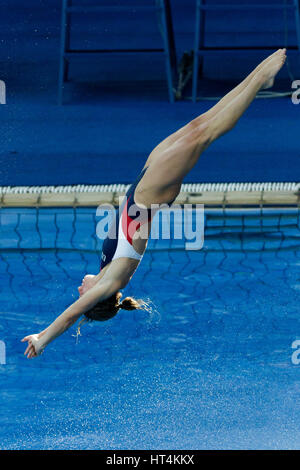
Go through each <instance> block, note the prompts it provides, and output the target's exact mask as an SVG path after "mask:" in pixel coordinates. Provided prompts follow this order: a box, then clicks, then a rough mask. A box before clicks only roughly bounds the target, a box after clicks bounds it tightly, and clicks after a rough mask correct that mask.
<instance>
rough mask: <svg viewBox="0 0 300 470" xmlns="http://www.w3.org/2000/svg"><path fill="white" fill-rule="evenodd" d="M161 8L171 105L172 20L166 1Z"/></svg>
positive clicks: (162, 1)
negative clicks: (168, 14)
mask: <svg viewBox="0 0 300 470" xmlns="http://www.w3.org/2000/svg"><path fill="white" fill-rule="evenodd" d="M159 8H160V11H161V17H162V26H163V41H164V50H165V60H166V71H167V82H168V92H169V101H170V103H174V91H173V75H172V65H171V64H172V60H171V51H170V43H169V40H170V35H169V34H168V31H169V30H168V21H170V18H169V19H168V21H167V17H166V3H165V0H160V2H159ZM169 24H170V23H169Z"/></svg>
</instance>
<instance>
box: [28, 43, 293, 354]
mask: <svg viewBox="0 0 300 470" xmlns="http://www.w3.org/2000/svg"><path fill="white" fill-rule="evenodd" d="M285 60H286V49H279V50H278V51H276V52H275V53H274V54H272V55H270V56H269V57H268V58H267V59H265V60H264V61H263V62H262V63H261V64H259V65H258V67H256V69H255V70H254V71H253V72H252V73H251V74H250V75H249V76H248V77H247V78H246V79H245V80H244V81H243V82H242V83H240V84H239V85H238V86H237V87H236V88H234V89H233V90H232V91H231V92H230V93H228V94H227V95H226V96H225V97H224V98H223V99H221V100H220V101H219V102H218V103H217V104H216V105H215V106H214V107H213V108H211V109H210V110H209V111H207V112H206V113H204V114H202V115H200V116H199V117H197V118H196V119H194V120H193V121H191V122H189V123H188V124H187V125H186V126H184V127H183V128H181V129H179V130H178V131H177V132H175V133H174V134H172V135H170V136H169V137H167V138H166V139H165V140H164V141H162V142H161V143H160V144H159V145H158V146H157V147H156V148H155V149H154V150H153V151H152V153H151V154H150V156H149V158H148V160H147V161H146V164H145V166H144V168H143V170H142V172H141V174H140V176H139V177H138V179H137V181H136V182H135V183H134V184H133V185H132V186H131V187H130V188H129V190H128V191H127V193H126V196H127V197H125V198H124V202H123V204H122V206H121V208H120V217H116V218H115V220H114V222H113V224H112V226H111V228H110V232H109V234H108V237H107V238H106V240H105V241H104V243H103V250H102V256H101V269H100V273H99V274H97V275H95V276H92V275H88V276H85V278H84V279H83V281H82V285H81V286H80V287H79V288H78V291H79V294H80V297H79V299H78V300H76V302H74V303H73V304H72V305H71V306H70V307H68V308H67V309H66V310H65V312H64V313H62V314H61V315H60V316H59V317H58V318H57V319H56V320H55V321H54V322H53V323H52V324H51V325H50V326H49V327H48V328H46V329H45V330H44V331H42V332H41V333H39V334H34V335H29V336H26V337H25V338H23V339H22V341H23V342H26V341H27V342H28V345H27V348H26V351H25V353H24V354H25V355H27V358H32V357H36V356H38V355H40V354H41V353H42V352H43V350H44V349H45V347H46V346H47V345H48V344H49V343H50V342H51V341H53V340H54V339H55V338H57V337H58V336H59V335H61V334H62V333H64V332H65V331H66V330H67V329H68V328H70V326H71V325H73V324H74V323H75V322H76V321H77V320H78V319H79V317H81V316H82V315H84V316H85V318H87V319H89V320H98V321H104V320H108V319H109V318H112V317H113V316H115V315H116V314H117V313H118V311H119V310H120V309H125V310H134V309H138V308H143V303H142V302H138V301H136V300H134V299H132V298H130V297H127V298H125V299H124V300H123V301H122V302H121V296H122V294H121V293H120V289H123V288H124V287H125V286H126V285H127V284H128V282H129V281H130V279H131V277H132V276H133V274H134V272H135V270H136V269H137V266H138V265H139V263H140V261H141V259H142V256H143V253H144V251H145V249H146V246H147V241H148V237H149V234H150V227H151V216H152V214H151V209H150V207H151V205H152V204H163V203H167V204H171V203H172V201H174V200H175V198H176V197H177V195H178V193H179V191H180V187H181V183H182V180H183V178H184V177H185V175H186V174H187V173H188V172H189V171H190V170H191V169H192V168H193V166H194V165H195V164H196V162H197V161H198V159H199V157H200V155H201V154H202V152H203V151H204V150H205V149H206V148H207V147H208V146H209V145H210V144H211V143H212V142H213V141H214V140H216V139H217V138H218V137H220V136H221V135H223V134H224V133H226V132H228V131H229V130H231V129H232V128H233V127H234V125H235V124H236V123H237V121H238V120H239V118H240V117H241V116H242V115H243V113H244V112H245V111H246V109H247V108H248V107H249V105H250V104H251V102H252V101H253V100H254V98H255V96H256V94H257V93H258V92H259V91H260V90H262V89H265V88H269V87H271V86H272V85H273V82H274V78H275V76H276V74H277V73H278V72H279V70H280V69H281V67H282V66H283V64H284V62H285ZM134 206H137V208H138V209H140V212H141V213H142V207H143V208H144V214H145V216H144V219H143V221H142V222H141V219H140V217H138V219H136V218H135V216H134V215H132V214H134V210H133V209H134ZM144 222H147V224H145V225H147V229H146V236H145V230H142V228H143V224H144ZM128 224H130V227H129V226H128ZM113 232H114V233H115V234H116V235H117V236H115V237H114V236H113ZM141 232H143V236H141ZM110 235H111V236H110Z"/></svg>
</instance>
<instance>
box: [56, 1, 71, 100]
mask: <svg viewBox="0 0 300 470" xmlns="http://www.w3.org/2000/svg"><path fill="white" fill-rule="evenodd" d="M68 6H69V4H68V0H63V2H62V12H61V40H60V56H59V78H58V104H62V102H63V89H64V83H65V81H66V80H67V78H68V61H67V59H66V57H65V52H66V49H68V48H69V41H70V32H69V24H68V12H67V9H68Z"/></svg>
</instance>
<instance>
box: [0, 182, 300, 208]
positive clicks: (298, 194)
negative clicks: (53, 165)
mask: <svg viewBox="0 0 300 470" xmlns="http://www.w3.org/2000/svg"><path fill="white" fill-rule="evenodd" d="M128 187H129V185H124V184H109V185H83V184H78V185H67V186H0V206H1V207H16V206H23V207H36V206H45V207H51V206H52V207H53V206H98V205H99V204H102V203H107V204H118V203H119V197H122V196H123V195H124V193H125V192H126V189H127V188H128ZM175 202H176V203H178V204H187V203H189V204H206V205H209V206H211V205H216V206H226V205H234V206H240V205H270V204H273V205H279V206H282V205H297V206H299V205H300V183H296V182H286V183H284V182H263V183H251V182H248V183H187V184H183V185H182V187H181V192H180V194H179V195H178V197H177V199H176V201H175Z"/></svg>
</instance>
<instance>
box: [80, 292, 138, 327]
mask: <svg viewBox="0 0 300 470" xmlns="http://www.w3.org/2000/svg"><path fill="white" fill-rule="evenodd" d="M121 297H122V294H121V292H116V293H115V294H113V295H112V296H111V297H109V298H108V299H106V300H104V301H103V302H99V303H98V304H97V305H95V306H94V307H93V308H91V310H89V311H88V312H86V313H85V317H86V318H87V319H88V320H96V321H106V320H110V318H113V317H114V316H115V315H117V313H118V312H119V310H121V309H123V310H141V309H144V308H145V307H146V305H147V304H146V303H145V302H143V301H142V300H136V299H133V298H132V297H125V299H124V300H122V302H121Z"/></svg>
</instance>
